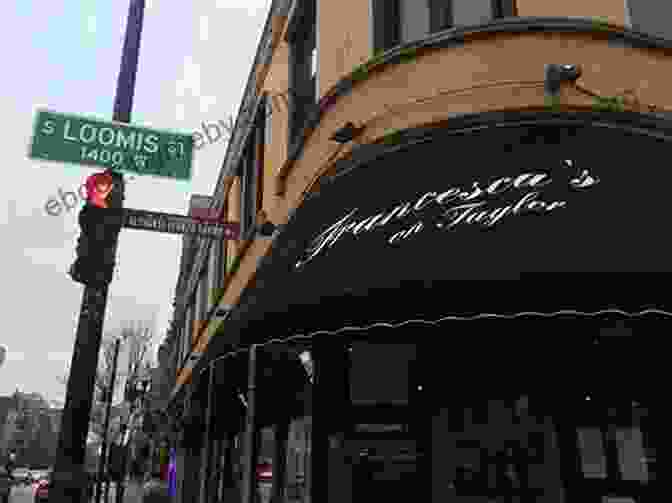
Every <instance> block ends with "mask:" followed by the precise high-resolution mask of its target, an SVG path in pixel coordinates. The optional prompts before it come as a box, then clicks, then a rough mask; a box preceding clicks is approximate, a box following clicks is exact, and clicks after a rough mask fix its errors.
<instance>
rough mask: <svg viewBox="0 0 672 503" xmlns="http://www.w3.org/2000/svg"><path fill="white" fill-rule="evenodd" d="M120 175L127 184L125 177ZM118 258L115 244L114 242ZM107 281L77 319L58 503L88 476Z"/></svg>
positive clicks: (135, 39)
mask: <svg viewBox="0 0 672 503" xmlns="http://www.w3.org/2000/svg"><path fill="white" fill-rule="evenodd" d="M144 10H145V0H130V6H129V11H128V20H127V24H126V36H125V40H124V48H123V52H122V57H121V69H120V71H119V78H118V80H117V91H116V96H115V99H114V110H113V117H112V118H113V120H115V121H118V122H125V123H130V120H131V109H132V105H133V94H134V91H135V76H136V73H137V68H138V53H139V50H140V38H141V34H142V22H143V15H144ZM114 175H116V179H117V183H119V182H120V183H121V184H122V185H123V176H122V175H121V174H120V173H114ZM114 252H115V253H114V255H115V256H116V244H115V246H114ZM107 293H108V284H107V283H103V284H98V285H86V286H85V287H84V293H83V294H82V305H81V308H80V312H79V321H78V323H77V333H76V336H75V346H74V350H73V353H72V361H71V364H70V376H69V377H68V387H67V391H66V397H65V406H64V409H63V419H62V427H61V431H60V433H59V438H58V448H57V451H56V463H55V465H54V474H53V487H52V489H51V490H50V491H49V499H50V501H52V502H57V503H66V502H72V503H80V502H82V501H85V495H86V493H87V491H86V487H87V485H88V480H87V478H88V477H87V476H86V473H85V472H84V460H85V453H86V437H87V434H88V430H89V418H90V415H91V405H92V401H93V391H94V385H95V378H96V370H97V368H98V353H99V352H100V342H101V338H102V332H103V320H104V318H105V308H106V307H107Z"/></svg>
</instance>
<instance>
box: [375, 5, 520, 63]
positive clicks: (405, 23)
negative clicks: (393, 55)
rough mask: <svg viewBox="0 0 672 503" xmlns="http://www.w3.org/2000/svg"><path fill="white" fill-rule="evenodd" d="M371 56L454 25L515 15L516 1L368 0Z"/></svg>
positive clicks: (479, 22)
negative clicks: (371, 12) (371, 41)
mask: <svg viewBox="0 0 672 503" xmlns="http://www.w3.org/2000/svg"><path fill="white" fill-rule="evenodd" d="M371 2H372V11H373V23H374V25H373V50H374V53H377V52H379V51H385V50H387V49H391V48H392V47H394V46H396V45H399V44H405V43H408V42H412V41H414V40H420V39H422V38H425V37H427V36H428V35H429V34H431V33H436V32H437V31H441V30H447V29H449V28H451V27H453V26H467V25H477V24H482V23H487V22H488V21H490V20H492V19H497V18H501V17H508V16H515V15H516V6H515V0H426V1H421V2H418V1H417V0H371Z"/></svg>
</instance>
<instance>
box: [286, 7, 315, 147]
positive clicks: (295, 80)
mask: <svg viewBox="0 0 672 503" xmlns="http://www.w3.org/2000/svg"><path fill="white" fill-rule="evenodd" d="M316 3H317V2H316V0H294V3H293V4H292V9H291V11H290V15H289V20H288V22H287V31H286V35H285V40H286V41H287V43H288V44H289V127H288V142H287V145H288V148H290V149H291V148H292V146H293V145H294V143H295V142H296V141H297V140H298V138H299V137H300V135H301V132H302V130H303V128H304V126H305V125H306V121H307V119H308V114H309V112H310V110H311V107H312V105H314V104H315V102H316V101H317V93H316V86H317V77H316V75H317V26H316V20H317V5H316Z"/></svg>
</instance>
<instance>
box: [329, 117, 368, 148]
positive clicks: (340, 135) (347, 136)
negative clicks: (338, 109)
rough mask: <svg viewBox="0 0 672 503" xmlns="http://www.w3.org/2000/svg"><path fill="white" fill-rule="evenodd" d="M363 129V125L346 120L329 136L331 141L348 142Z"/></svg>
mask: <svg viewBox="0 0 672 503" xmlns="http://www.w3.org/2000/svg"><path fill="white" fill-rule="evenodd" d="M362 131H364V127H363V126H362V127H357V126H355V125H354V124H353V123H352V122H348V123H346V124H345V126H343V127H342V128H341V129H339V130H338V131H336V132H335V133H334V134H333V135H332V136H331V137H329V139H330V140H332V141H337V142H338V143H348V142H349V141H352V140H353V139H354V138H356V137H357V136H359V134H360V133H361V132H362Z"/></svg>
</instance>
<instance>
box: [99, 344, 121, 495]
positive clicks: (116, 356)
mask: <svg viewBox="0 0 672 503" xmlns="http://www.w3.org/2000/svg"><path fill="white" fill-rule="evenodd" d="M120 345H121V339H117V340H116V341H115V343H114V363H113V367H112V376H111V377H110V384H109V386H108V389H107V396H106V397H105V398H106V399H107V404H106V409H105V425H104V426H103V442H102V444H101V446H100V458H99V459H98V482H97V484H96V503H100V497H101V496H102V488H103V483H102V481H103V476H104V475H105V465H106V464H107V437H108V434H109V429H110V415H111V413H112V398H113V395H114V383H115V381H116V380H117V360H118V359H119V346H120ZM108 485H109V484H108Z"/></svg>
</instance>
